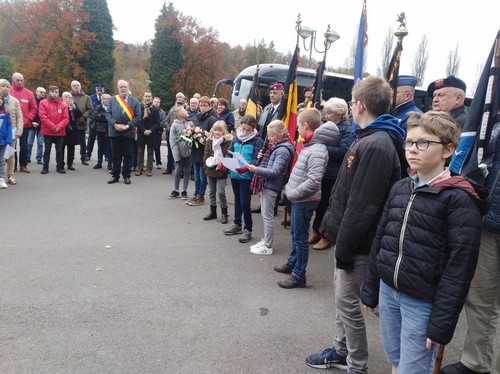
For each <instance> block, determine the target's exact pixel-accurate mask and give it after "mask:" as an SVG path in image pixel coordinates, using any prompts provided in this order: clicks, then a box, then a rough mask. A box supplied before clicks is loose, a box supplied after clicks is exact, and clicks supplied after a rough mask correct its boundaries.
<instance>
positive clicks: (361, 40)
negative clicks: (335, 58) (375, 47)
mask: <svg viewBox="0 0 500 374" xmlns="http://www.w3.org/2000/svg"><path fill="white" fill-rule="evenodd" d="M367 31H368V19H367V15H366V0H364V1H363V9H362V11H361V18H360V20H359V30H358V43H357V46H356V58H355V60H354V81H353V83H354V84H356V82H357V81H358V79H361V80H363V62H364V55H365V47H366V45H367V44H368V34H367Z"/></svg>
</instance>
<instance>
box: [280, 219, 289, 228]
mask: <svg viewBox="0 0 500 374" xmlns="http://www.w3.org/2000/svg"><path fill="white" fill-rule="evenodd" d="M281 224H282V225H283V226H285V227H286V226H290V221H289V220H283V221H281Z"/></svg>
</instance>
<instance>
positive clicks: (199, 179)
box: [193, 162, 207, 195]
mask: <svg viewBox="0 0 500 374" xmlns="http://www.w3.org/2000/svg"><path fill="white" fill-rule="evenodd" d="M193 168H194V193H195V194H196V195H205V190H206V188H207V177H206V175H205V172H204V171H203V162H193Z"/></svg>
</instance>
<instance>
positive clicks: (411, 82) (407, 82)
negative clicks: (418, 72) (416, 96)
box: [398, 75, 417, 87]
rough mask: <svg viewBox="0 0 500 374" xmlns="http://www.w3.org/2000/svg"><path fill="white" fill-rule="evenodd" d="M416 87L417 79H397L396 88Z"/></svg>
mask: <svg viewBox="0 0 500 374" xmlns="http://www.w3.org/2000/svg"><path fill="white" fill-rule="evenodd" d="M416 85H417V78H415V77H414V76H413V75H400V76H399V79H398V86H412V87H415V86H416Z"/></svg>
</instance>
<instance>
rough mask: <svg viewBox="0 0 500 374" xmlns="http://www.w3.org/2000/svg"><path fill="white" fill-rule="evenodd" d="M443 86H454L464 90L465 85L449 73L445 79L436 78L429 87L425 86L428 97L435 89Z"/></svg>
mask: <svg viewBox="0 0 500 374" xmlns="http://www.w3.org/2000/svg"><path fill="white" fill-rule="evenodd" d="M443 87H455V88H460V89H461V90H463V91H464V92H465V91H466V88H467V86H466V85H465V82H464V81H463V80H461V79H460V78H457V77H454V76H453V75H450V76H449V77H448V78H445V79H438V80H435V81H434V82H432V83H431V84H429V87H427V93H428V94H429V96H430V97H432V96H433V94H434V91H435V90H439V89H440V88H443Z"/></svg>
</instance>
